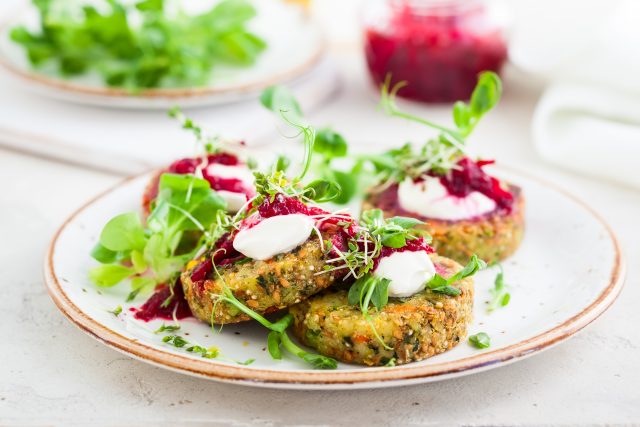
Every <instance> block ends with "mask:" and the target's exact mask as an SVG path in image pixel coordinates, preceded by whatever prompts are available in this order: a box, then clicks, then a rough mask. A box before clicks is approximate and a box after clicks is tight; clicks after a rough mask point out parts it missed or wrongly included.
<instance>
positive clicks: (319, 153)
mask: <svg viewBox="0 0 640 427" xmlns="http://www.w3.org/2000/svg"><path fill="white" fill-rule="evenodd" d="M260 101H261V102H262V105H263V106H265V107H266V108H267V109H269V110H271V111H272V112H274V113H276V114H278V115H279V116H280V117H281V118H282V119H283V120H284V121H285V122H286V123H287V124H289V125H292V126H294V127H296V128H297V129H298V130H299V131H300V132H302V133H303V134H304V136H305V167H304V168H303V175H304V174H306V172H307V171H308V170H310V171H311V172H312V173H313V175H314V176H315V177H317V178H319V180H321V181H323V182H330V183H331V184H332V186H333V187H334V188H335V190H334V191H333V192H331V193H330V195H331V196H330V197H331V198H330V199H327V200H318V199H315V200H316V201H318V202H321V201H328V200H331V201H332V202H333V203H337V204H345V203H347V202H349V201H350V200H351V199H352V198H353V196H354V195H355V194H356V193H357V191H358V186H357V182H356V179H355V178H356V177H355V176H354V171H353V170H352V171H348V172H345V171H342V170H340V169H337V168H336V167H335V166H334V162H333V161H334V160H335V159H339V158H344V157H346V156H347V153H348V147H349V146H348V144H347V141H346V140H345V139H344V137H343V136H342V135H341V134H339V133H337V132H336V131H335V130H333V129H331V128H328V127H325V128H322V129H320V130H318V131H314V132H313V133H311V132H308V131H307V130H306V129H309V128H310V126H309V124H308V123H307V121H306V119H305V118H304V114H303V112H302V108H301V107H300V104H299V103H298V101H297V100H296V99H295V97H294V96H293V94H292V93H291V92H290V91H289V90H288V89H287V88H286V87H284V86H271V87H269V88H267V89H265V90H264V92H263V93H262V95H261V97H260ZM311 153H313V156H312V155H311ZM279 162H280V161H278V163H279ZM276 170H286V167H285V168H282V167H276ZM314 182H317V180H316V181H314Z"/></svg>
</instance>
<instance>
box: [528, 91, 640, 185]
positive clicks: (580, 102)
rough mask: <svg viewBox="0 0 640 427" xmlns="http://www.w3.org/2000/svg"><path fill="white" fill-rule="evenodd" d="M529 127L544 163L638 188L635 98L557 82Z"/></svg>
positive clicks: (639, 117) (639, 126) (638, 99)
mask: <svg viewBox="0 0 640 427" xmlns="http://www.w3.org/2000/svg"><path fill="white" fill-rule="evenodd" d="M532 127H533V128H532V136H533V143H534V145H535V148H536V150H537V151H538V153H539V154H540V155H541V156H542V157H543V158H545V159H546V160H548V161H550V162H553V163H555V164H557V165H559V166H562V167H565V168H568V169H572V170H574V171H578V172H582V173H585V174H588V175H591V176H596V177H600V178H603V179H607V180H612V181H616V182H619V183H623V184H627V185H631V186H634V187H637V188H640V96H637V95H630V94H629V93H628V92H627V93H622V92H618V91H615V90H613V89H604V88H597V87H592V86H580V85H575V84H569V83H557V84H555V85H553V86H551V87H549V88H548V89H547V90H546V91H545V93H544V95H543V96H542V99H541V100H540V102H539V103H538V105H537V107H536V111H535V113H534V117H533V125H532Z"/></svg>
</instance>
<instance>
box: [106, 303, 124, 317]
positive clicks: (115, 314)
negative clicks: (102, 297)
mask: <svg viewBox="0 0 640 427" xmlns="http://www.w3.org/2000/svg"><path fill="white" fill-rule="evenodd" d="M109 313H111V314H113V315H114V316H116V317H118V316H120V313H122V306H121V305H119V306H117V307H116V308H114V309H113V310H109Z"/></svg>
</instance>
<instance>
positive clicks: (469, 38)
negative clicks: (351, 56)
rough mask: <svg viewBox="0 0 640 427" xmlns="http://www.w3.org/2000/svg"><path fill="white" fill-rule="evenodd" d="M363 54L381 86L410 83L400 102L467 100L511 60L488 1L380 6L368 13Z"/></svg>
mask: <svg viewBox="0 0 640 427" xmlns="http://www.w3.org/2000/svg"><path fill="white" fill-rule="evenodd" d="M364 20H365V22H364V26H365V28H364V51H365V57H366V60H367V65H368V68H369V73H370V75H371V77H372V79H373V81H374V83H375V84H376V85H380V84H381V83H382V82H383V81H384V80H385V79H386V78H387V77H389V78H390V79H391V81H392V82H393V83H397V82H401V81H406V82H407V87H406V88H404V89H403V90H402V91H400V92H399V94H398V95H399V96H402V97H405V98H409V99H413V100H417V101H423V102H454V101H457V100H466V99H468V98H469V96H470V95H471V91H472V90H473V87H474V86H475V84H476V79H477V76H478V74H479V73H480V72H481V71H495V72H499V71H500V70H501V69H502V65H503V64H504V62H505V61H506V59H507V44H506V39H505V35H504V23H503V22H500V20H499V19H497V17H496V5H495V3H492V2H488V1H483V0H376V1H374V2H372V3H371V4H369V3H367V5H366V9H365V12H364Z"/></svg>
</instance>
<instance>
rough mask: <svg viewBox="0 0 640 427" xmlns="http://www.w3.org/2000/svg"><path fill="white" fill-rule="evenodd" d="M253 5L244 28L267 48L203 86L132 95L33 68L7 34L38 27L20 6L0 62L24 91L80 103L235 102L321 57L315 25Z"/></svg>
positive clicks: (218, 71) (0, 37)
mask: <svg viewBox="0 0 640 427" xmlns="http://www.w3.org/2000/svg"><path fill="white" fill-rule="evenodd" d="M253 4H254V6H255V7H256V9H257V11H258V14H257V16H256V17H255V18H254V19H253V20H252V21H251V23H250V28H251V30H252V31H254V32H255V33H256V34H258V35H259V36H261V37H263V38H264V39H265V40H266V42H267V44H268V47H267V49H266V50H265V51H264V52H263V53H262V55H261V56H260V57H259V58H258V60H257V62H256V63H255V64H254V65H253V66H251V67H240V68H224V69H223V68H220V67H217V68H215V69H214V70H213V71H212V78H211V81H210V83H209V85H208V86H206V87H200V88H179V89H170V88H159V89H150V90H145V91H142V92H141V93H139V94H136V95H132V94H131V93H129V92H127V91H126V90H123V89H118V88H109V87H106V86H105V85H104V84H103V82H102V79H101V78H100V76H98V75H97V74H95V75H91V74H90V75H83V76H79V77H73V78H69V79H63V78H61V77H60V76H59V75H57V74H56V73H55V72H54V71H53V70H37V71H36V70H34V69H33V68H32V67H31V66H30V64H29V63H28V61H27V58H26V55H25V52H24V49H23V48H22V47H21V46H19V45H17V44H15V43H13V42H12V41H11V40H10V39H9V36H8V34H9V31H10V29H11V28H13V27H14V26H15V25H21V24H24V25H27V26H28V27H29V28H38V27H37V22H38V20H37V14H36V11H35V9H34V8H33V7H28V8H24V9H22V10H20V11H19V12H18V13H16V14H15V15H14V16H13V17H12V18H11V19H8V20H6V21H5V22H4V23H3V24H2V25H1V26H0V65H2V66H3V67H4V68H5V69H6V70H7V71H9V72H10V74H12V75H14V76H16V77H17V78H18V81H20V82H21V83H23V85H24V86H25V88H27V89H29V90H33V91H36V92H38V93H40V94H42V95H45V96H50V97H53V98H57V99H62V100H65V101H71V102H78V103H83V104H90V105H98V106H107V107H118V108H144V109H167V108H170V107H172V106H174V105H181V106H183V107H188V106H204V105H216V104H224V103H228V102H234V101H239V100H242V99H245V98H248V97H252V96H255V95H256V94H257V93H259V92H260V91H261V90H262V89H264V88H265V87H267V86H269V85H272V84H278V83H285V82H289V81H293V80H295V79H297V78H300V77H302V76H303V75H305V74H306V73H307V72H308V71H310V70H311V69H312V68H313V66H314V65H316V64H317V63H318V61H319V60H320V59H321V58H322V55H323V53H324V48H325V44H324V39H323V37H322V33H321V31H320V29H319V28H318V26H317V25H315V24H314V23H313V22H311V21H310V19H309V18H308V17H306V16H305V15H304V14H303V13H302V9H301V8H299V7H294V6H291V5H287V4H286V3H284V2H283V1H281V0H259V1H254V2H253ZM184 5H185V7H186V6H187V5H188V6H190V9H191V8H193V9H195V10H197V9H202V7H203V6H205V5H206V6H208V7H210V5H211V2H210V1H209V2H205V1H204V0H198V1H195V2H193V1H192V2H186V3H185V4H184Z"/></svg>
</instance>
